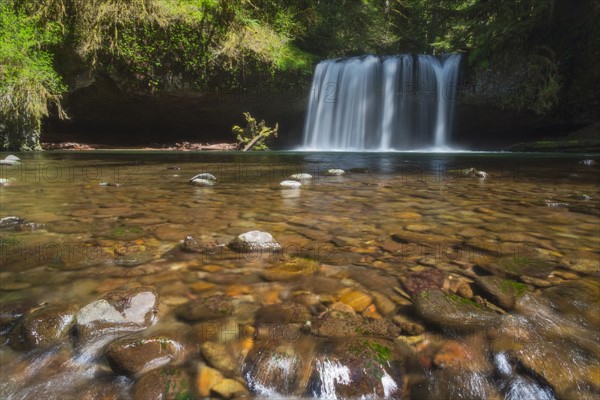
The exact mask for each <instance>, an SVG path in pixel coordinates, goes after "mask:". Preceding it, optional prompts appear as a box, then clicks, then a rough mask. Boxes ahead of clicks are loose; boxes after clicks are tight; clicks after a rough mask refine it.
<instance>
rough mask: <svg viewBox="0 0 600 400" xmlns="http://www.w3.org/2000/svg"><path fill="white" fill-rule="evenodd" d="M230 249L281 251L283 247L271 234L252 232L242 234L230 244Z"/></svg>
mask: <svg viewBox="0 0 600 400" xmlns="http://www.w3.org/2000/svg"><path fill="white" fill-rule="evenodd" d="M229 247H231V248H232V249H234V250H238V251H256V250H272V251H276V250H280V249H281V245H280V244H279V243H277V242H276V241H275V239H274V238H273V236H272V235H271V234H270V233H269V232H261V231H250V232H246V233H242V234H241V235H239V236H238V237H237V238H235V239H233V240H232V241H231V242H230V243H229Z"/></svg>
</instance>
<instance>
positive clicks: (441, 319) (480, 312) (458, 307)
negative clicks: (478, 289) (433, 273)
mask: <svg viewBox="0 0 600 400" xmlns="http://www.w3.org/2000/svg"><path fill="white" fill-rule="evenodd" d="M413 302H414V305H415V308H416V311H417V314H419V316H420V317H421V318H423V319H424V320H425V321H427V322H429V323H431V324H433V325H436V326H438V327H440V328H450V329H452V330H470V329H473V328H484V327H489V326H491V325H494V324H496V323H497V322H498V321H499V315H498V314H496V313H494V312H492V311H490V310H488V309H486V308H484V307H483V306H481V305H480V304H478V303H476V302H474V301H472V300H469V299H465V298H463V297H460V296H457V295H455V294H447V293H444V292H442V291H441V290H436V289H427V290H424V291H422V292H420V293H419V294H417V295H416V296H414V297H413Z"/></svg>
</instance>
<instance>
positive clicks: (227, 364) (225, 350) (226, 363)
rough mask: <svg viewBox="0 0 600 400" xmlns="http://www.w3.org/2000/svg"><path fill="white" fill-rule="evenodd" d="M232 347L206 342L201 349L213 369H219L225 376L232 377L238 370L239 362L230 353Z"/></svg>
mask: <svg viewBox="0 0 600 400" xmlns="http://www.w3.org/2000/svg"><path fill="white" fill-rule="evenodd" d="M230 350H231V346H227V345H225V344H223V343H214V342H206V343H204V344H202V347H200V351H201V353H202V356H203V357H204V359H205V360H206V362H207V363H208V364H209V365H210V366H211V367H213V368H216V369H218V370H219V371H220V372H221V373H223V374H224V375H225V376H232V375H233V373H234V372H235V370H236V368H237V362H236V360H235V357H234V356H233V352H232V351H230Z"/></svg>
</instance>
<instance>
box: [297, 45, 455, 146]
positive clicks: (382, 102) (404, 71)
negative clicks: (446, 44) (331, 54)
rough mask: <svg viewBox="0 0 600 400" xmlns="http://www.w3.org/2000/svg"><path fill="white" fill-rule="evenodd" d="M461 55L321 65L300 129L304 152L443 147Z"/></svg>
mask: <svg viewBox="0 0 600 400" xmlns="http://www.w3.org/2000/svg"><path fill="white" fill-rule="evenodd" d="M459 64H460V55H456V54H453V55H446V56H441V57H436V56H429V55H418V56H413V55H398V56H389V57H376V56H371V55H369V56H362V57H353V58H348V59H337V60H326V61H323V62H320V63H319V64H318V65H317V67H316V69H315V75H314V78H313V86H312V88H313V90H312V94H311V96H310V99H309V104H308V114H307V117H306V124H305V127H304V143H303V145H304V149H306V150H358V151H362V150H379V151H391V150H412V149H425V148H444V147H445V146H447V145H448V138H449V135H450V129H451V126H452V111H453V105H454V100H455V99H456V95H457V88H458V81H457V79H458V69H459V68H458V67H459Z"/></svg>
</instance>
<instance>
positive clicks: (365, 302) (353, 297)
mask: <svg viewBox="0 0 600 400" xmlns="http://www.w3.org/2000/svg"><path fill="white" fill-rule="evenodd" d="M340 302H342V303H344V304H347V305H349V306H350V307H352V309H353V310H354V311H356V312H359V313H360V312H363V311H365V310H366V309H367V307H369V306H370V305H371V304H372V303H373V298H372V297H371V296H369V295H368V294H366V293H364V292H361V291H358V290H351V291H349V292H347V293H345V294H343V295H342V296H341V297H340Z"/></svg>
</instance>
